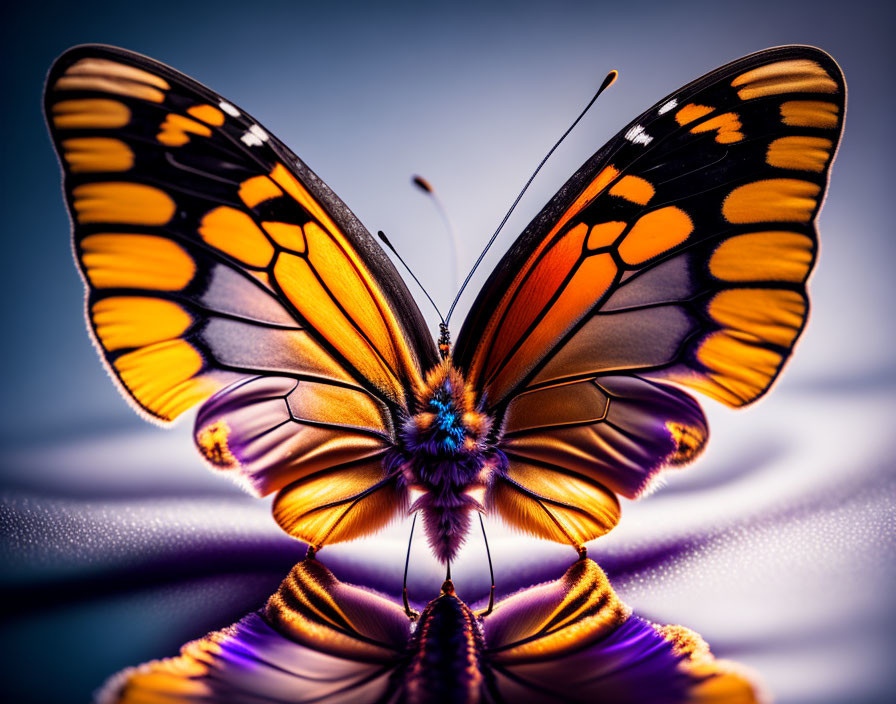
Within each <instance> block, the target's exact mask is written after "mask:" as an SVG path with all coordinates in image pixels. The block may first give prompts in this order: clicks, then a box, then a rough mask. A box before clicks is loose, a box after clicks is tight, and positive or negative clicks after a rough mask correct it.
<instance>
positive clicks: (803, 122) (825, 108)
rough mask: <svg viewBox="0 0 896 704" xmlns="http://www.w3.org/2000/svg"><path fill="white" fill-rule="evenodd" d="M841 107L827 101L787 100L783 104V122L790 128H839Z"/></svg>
mask: <svg viewBox="0 0 896 704" xmlns="http://www.w3.org/2000/svg"><path fill="white" fill-rule="evenodd" d="M839 115H840V106H839V105H837V104H836V103H830V102H828V101H826V100H787V101H785V102H783V103H781V122H783V123H784V124H785V125H788V126H790V127H819V128H822V129H834V128H835V127H837V123H838V121H839Z"/></svg>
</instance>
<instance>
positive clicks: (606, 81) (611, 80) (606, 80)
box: [445, 70, 619, 325]
mask: <svg viewBox="0 0 896 704" xmlns="http://www.w3.org/2000/svg"><path fill="white" fill-rule="evenodd" d="M618 76H619V72H618V71H616V70H613V71H610V72H609V73H608V74H607V77H606V78H604V81H603V83H601V84H600V88H598V89H597V92H596V93H595V94H594V97H593V98H591V100H589V101H588V104H587V105H586V106H585V109H584V110H582V112H581V113H579V116H578V117H577V118H576V119H575V120H574V121H573V123H572V124H571V125H570V126H569V128H568V129H567V130H566V132H564V133H563V135H562V136H561V137H560V139H558V140H557V142H556V143H555V144H554V146H553V147H551V149H550V150H549V151H548V153H547V154H545V157H544V159H542V160H541V163H540V164H539V165H538V166H537V167H536V168H535V171H533V172H532V175H531V176H530V177H529V180H528V181H526V185H525V186H523V190H521V191H520V192H519V195H518V196H517V197H516V200H515V201H513V205H511V206H510V210H508V211H507V213H506V214H505V215H504V219H503V220H501V224H500V225H498V229H497V230H495V233H494V234H493V235H492V236H491V239H489V241H488V242H487V243H486V245H485V249H483V250H482V253H481V254H480V255H479V257H478V259H476V263H475V264H473V268H472V269H470V273H469V274H467V278H465V279H464V282H463V283H462V284H461V286H460V290H458V292H457V295H456V296H455V297H454V301H453V302H452V303H451V307H450V308H449V309H448V317H447V318H446V319H445V324H446V325H447V324H448V322H450V321H451V315H452V313H454V308H455V306H456V305H457V302H458V301H459V300H460V296H461V294H462V293H463V292H464V289H465V288H466V287H467V284H468V283H470V279H472V278H473V274H474V273H475V271H476V269H477V268H478V267H479V265H480V264H481V263H482V260H483V259H484V258H485V254H486V252H488V250H489V249H490V248H491V246H492V244H494V242H495V240H496V239H497V237H498V233H499V232H501V228H503V227H504V224H505V223H506V222H507V220H508V219H509V218H510V214H511V213H512V212H513V210H514V208H516V206H517V203H519V202H520V199H521V198H522V197H523V194H524V193H525V192H526V190H527V189H528V188H529V185H530V184H531V183H532V181H534V180H535V177H536V176H537V175H538V172H539V171H541V167H542V166H544V165H545V162H547V160H548V159H549V158H550V157H551V154H553V153H554V151H555V150H556V149H557V147H559V146H560V144H561V143H562V142H563V140H564V139H566V137H567V136H568V135H569V133H570V132H572V131H573V129H574V128H575V126H576V125H577V124H579V121H580V120H581V119H582V118H583V117H585V113H586V112H588V110H590V109H591V106H592V105H594V101H595V100H597V97H598V96H599V95H600V94H601V93H603V92H604V91H605V90H606V89H607V88H609V87H610V86H611V85H613V83H614V82H615V80H616V78H617V77H618Z"/></svg>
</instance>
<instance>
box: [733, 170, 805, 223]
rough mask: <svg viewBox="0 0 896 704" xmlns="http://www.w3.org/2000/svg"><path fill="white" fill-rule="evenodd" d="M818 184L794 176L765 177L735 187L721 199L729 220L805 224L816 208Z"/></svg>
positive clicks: (735, 221)
mask: <svg viewBox="0 0 896 704" xmlns="http://www.w3.org/2000/svg"><path fill="white" fill-rule="evenodd" d="M820 194H821V186H819V185H817V184H815V183H811V182H809V181H800V180H798V179H794V178H769V179H764V180H761V181H753V182H752V183H745V184H744V185H743V186H738V187H737V188H735V189H734V190H732V191H731V193H729V194H728V195H727V196H726V198H725V200H724V201H723V202H722V215H724V216H725V219H726V220H727V221H728V222H730V223H735V224H741V223H754V222H766V221H768V222H774V221H784V222H798V223H808V222H809V221H810V220H811V219H812V215H813V213H814V212H815V209H816V208H817V207H818V199H819V196H820Z"/></svg>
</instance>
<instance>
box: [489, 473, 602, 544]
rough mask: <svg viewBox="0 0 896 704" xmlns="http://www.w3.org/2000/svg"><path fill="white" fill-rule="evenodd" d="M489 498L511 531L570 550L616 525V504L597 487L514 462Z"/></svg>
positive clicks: (577, 477)
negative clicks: (517, 531)
mask: <svg viewBox="0 0 896 704" xmlns="http://www.w3.org/2000/svg"><path fill="white" fill-rule="evenodd" d="M489 498H490V500H491V501H492V503H493V505H494V507H495V508H496V509H497V511H498V513H499V514H500V516H501V517H502V518H503V519H504V520H505V521H506V522H507V523H508V524H510V525H511V526H513V527H515V528H517V529H519V530H521V531H524V532H526V533H530V534H532V535H535V536H538V537H539V538H544V539H546V540H552V541H554V542H557V543H565V544H567V545H572V546H573V547H576V548H578V547H579V546H581V545H584V544H585V543H587V542H588V541H589V540H593V539H594V538H597V537H599V536H601V535H603V534H604V533H607V532H608V531H610V530H611V529H612V528H613V527H614V526H615V525H616V524H617V523H618V522H619V502H618V501H617V499H616V496H615V495H614V494H613V493H612V492H611V491H609V490H608V489H607V488H606V487H604V486H603V485H601V484H598V483H597V482H594V481H590V480H588V479H586V478H585V477H583V476H581V475H572V474H567V473H565V472H560V471H557V470H553V469H548V468H546V467H542V466H538V465H533V464H529V463H526V462H522V461H520V460H513V461H512V462H511V464H510V467H509V469H508V470H507V474H506V477H499V478H496V479H495V482H494V484H493V485H492V489H491V492H490V495H489ZM570 500H574V502H575V503H574V504H573V503H571V502H570Z"/></svg>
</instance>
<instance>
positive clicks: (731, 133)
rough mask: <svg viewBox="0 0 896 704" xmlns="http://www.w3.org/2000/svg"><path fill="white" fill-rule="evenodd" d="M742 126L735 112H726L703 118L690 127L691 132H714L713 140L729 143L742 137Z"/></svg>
mask: <svg viewBox="0 0 896 704" xmlns="http://www.w3.org/2000/svg"><path fill="white" fill-rule="evenodd" d="M742 127H743V125H741V123H740V120H739V119H738V115H737V113H735V112H726V113H723V114H721V115H716V117H713V118H711V119H709V120H705V121H704V122H701V123H700V124H699V125H695V126H694V127H692V128H691V134H700V133H702V132H715V133H716V136H715V140H716V141H717V142H718V143H719V144H731V143H733V142H739V141H741V140H742V139H743V138H744V135H743V133H742V132H741V131H740V130H741V128H742Z"/></svg>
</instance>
